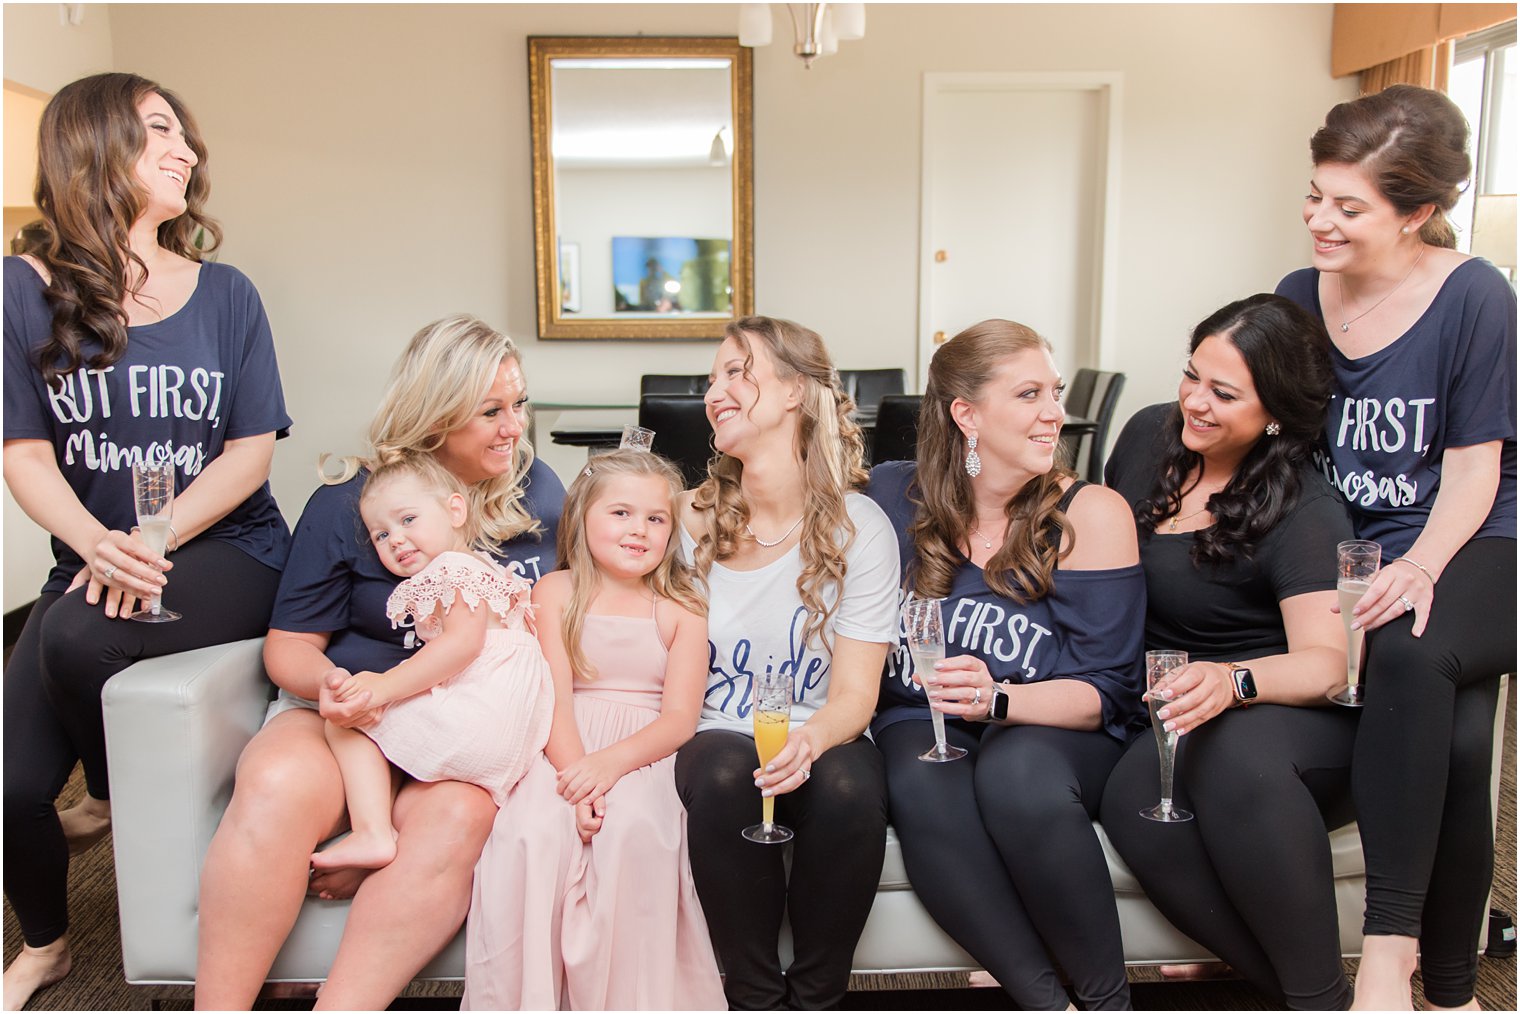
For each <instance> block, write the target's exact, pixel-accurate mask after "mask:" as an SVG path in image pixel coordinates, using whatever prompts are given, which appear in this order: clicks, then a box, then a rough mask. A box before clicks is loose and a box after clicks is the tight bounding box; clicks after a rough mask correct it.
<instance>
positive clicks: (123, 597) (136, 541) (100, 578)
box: [68, 530, 174, 619]
mask: <svg viewBox="0 0 1520 1014" xmlns="http://www.w3.org/2000/svg"><path fill="white" fill-rule="evenodd" d="M173 567H174V564H172V563H170V562H169V560H168V559H167V558H165V557H162V556H160V555H159V554H157V553H155V552H154V551H153V550H152V549H150V548H148V544H147V543H146V542H144V541H143V539H142V536H141V535H140V534H139V533H138V532H136V531H135V530H134V531H132V532H130V533H128V532H121V531H106V532H102V533H101V536H100V539H99V540H98V541H97V542H96V543H95V548H94V551H93V552H92V553H91V554H90V556H89V558H88V562H87V563H86V564H85V566H84V568H83V569H82V570H80V572H79V573H78V574H77V575H75V577H74V581H73V583H72V584H70V585H69V589H68V590H69V591H73V590H74V589H75V588H78V587H80V586H81V585H86V584H87V585H88V587H86V588H85V593H84V600H85V601H86V602H88V603H89V604H90V605H92V606H94V605H99V604H100V603H101V600H102V598H104V601H105V613H106V615H107V616H108V617H110V618H112V619H115V618H117V617H118V616H119V617H121V618H122V619H126V618H127V617H128V616H131V615H132V613H133V611H134V610H135V609H136V608H137V605H138V603H139V602H148V601H150V600H151V599H152V598H153V596H154V595H157V594H159V593H161V592H162V591H163V588H164V585H166V584H168V579H167V578H165V577H164V575H163V573H162V572H163V571H166V570H171V569H173Z"/></svg>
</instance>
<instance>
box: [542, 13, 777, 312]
mask: <svg viewBox="0 0 1520 1014" xmlns="http://www.w3.org/2000/svg"><path fill="white" fill-rule="evenodd" d="M751 78H752V71H751V65H750V51H749V50H748V49H745V48H743V47H741V46H740V45H739V43H738V40H737V39H732V38H649V37H642V36H641V37H637V38H588V37H542V36H540V37H534V38H530V39H529V40H528V85H529V93H530V98H531V103H532V132H533V138H532V141H533V218H534V239H535V244H534V245H535V266H536V275H537V292H538V326H539V335H540V337H543V338H577V339H588V338H589V339H651V338H653V339H708V338H718V337H721V336H722V334H723V328H724V326H725V325H726V324H727V323H728V322H729V321H731V320H733V319H735V318H737V317H742V316H745V315H747V314H750V313H753V312H754V301H755V297H754V221H753V218H754V210H753V209H754V194H753V186H752V182H753V153H752V145H753V122H752V120H753V117H752V110H751Z"/></svg>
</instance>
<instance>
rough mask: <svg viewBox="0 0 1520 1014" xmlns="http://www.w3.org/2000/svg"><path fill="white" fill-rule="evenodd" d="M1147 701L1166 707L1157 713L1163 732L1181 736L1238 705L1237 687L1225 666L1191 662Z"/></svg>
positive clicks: (1171, 676)
mask: <svg viewBox="0 0 1520 1014" xmlns="http://www.w3.org/2000/svg"><path fill="white" fill-rule="evenodd" d="M1148 697H1150V698H1152V699H1155V700H1158V701H1165V702H1166V703H1165V704H1164V705H1163V706H1162V707H1161V709H1160V710H1159V711H1158V712H1157V713H1156V714H1157V716H1158V717H1159V718H1160V719H1161V720H1162V722H1163V723H1165V724H1164V725H1163V726H1162V728H1164V729H1165V730H1166V731H1167V732H1175V733H1176V734H1177V735H1179V736H1185V735H1187V733H1189V732H1191V731H1192V730H1194V729H1196V728H1198V727H1199V726H1200V725H1202V724H1203V723H1204V722H1207V721H1208V720H1209V719H1211V718H1214V717H1216V716H1217V715H1219V714H1220V713H1221V712H1223V711H1225V710H1226V709H1227V708H1230V707H1232V706H1234V704H1235V684H1234V683H1233V682H1232V681H1231V679H1230V668H1229V666H1227V665H1225V664H1224V663H1222V662H1189V663H1188V664H1187V665H1184V666H1182V667H1181V668H1179V669H1176V670H1173V671H1172V673H1171V674H1170V675H1169V676H1167V677H1165V678H1164V679H1162V680H1161V681H1159V682H1158V683H1157V684H1156V686H1155V687H1154V688H1152V689H1151V690H1150V691H1149V692H1148Z"/></svg>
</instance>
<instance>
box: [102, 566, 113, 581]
mask: <svg viewBox="0 0 1520 1014" xmlns="http://www.w3.org/2000/svg"><path fill="white" fill-rule="evenodd" d="M101 576H102V577H104V578H105V579H106V580H107V581H109V580H111V578H113V577H115V576H116V564H114V563H113V564H111V565H110V566H109V567H107V568H106V569H105V572H104V573H103V574H102V575H101Z"/></svg>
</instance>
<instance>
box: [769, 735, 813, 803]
mask: <svg viewBox="0 0 1520 1014" xmlns="http://www.w3.org/2000/svg"><path fill="white" fill-rule="evenodd" d="M817 759H818V748H817V745H816V744H814V742H813V735H812V733H811V732H810V731H809V730H808V727H807V725H806V724H803V725H797V726H793V727H792V729H791V731H790V732H788V733H787V736H786V745H785V746H783V747H782V748H781V749H780V750H779V751H777V753H776V756H774V757H772V758H771V762H770V763H769V764H767V765H766V766H765V767H764V769H761V768H755V786H756V787H757V788H758V789H759V790H760V795H761V796H784V795H786V794H787V793H788V792H795V791H797V790H798V789H800V788H802V786H803V784H804V783H805V782H807V780H808V779H809V778H810V777H812V774H811V772H812V768H813V762H814V761H815V760H817Z"/></svg>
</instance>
